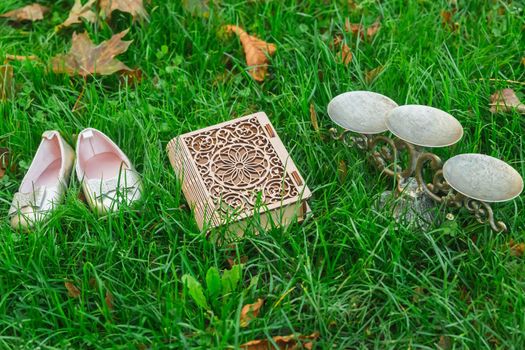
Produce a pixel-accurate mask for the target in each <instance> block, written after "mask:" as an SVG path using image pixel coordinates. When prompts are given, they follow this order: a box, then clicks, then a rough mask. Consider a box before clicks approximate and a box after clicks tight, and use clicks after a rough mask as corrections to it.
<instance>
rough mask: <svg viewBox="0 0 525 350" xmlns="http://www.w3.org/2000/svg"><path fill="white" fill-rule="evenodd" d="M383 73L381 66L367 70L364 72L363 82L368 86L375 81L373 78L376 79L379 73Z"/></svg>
mask: <svg viewBox="0 0 525 350" xmlns="http://www.w3.org/2000/svg"><path fill="white" fill-rule="evenodd" d="M382 71H383V66H379V67H376V68H374V69H372V70H369V71H366V73H365V81H366V83H367V84H370V83H371V82H373V81H374V80H375V78H377V76H378V75H379V73H381V72H382Z"/></svg>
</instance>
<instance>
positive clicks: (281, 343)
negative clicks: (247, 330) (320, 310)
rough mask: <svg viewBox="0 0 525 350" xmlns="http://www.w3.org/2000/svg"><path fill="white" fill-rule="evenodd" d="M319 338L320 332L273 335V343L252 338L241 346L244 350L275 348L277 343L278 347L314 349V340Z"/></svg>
mask: <svg viewBox="0 0 525 350" xmlns="http://www.w3.org/2000/svg"><path fill="white" fill-rule="evenodd" d="M317 338H319V333H318V332H314V333H312V334H310V335H298V336H296V335H293V334H292V335H287V336H276V337H273V338H272V339H273V343H272V342H270V341H269V340H268V339H261V340H252V341H249V342H247V343H244V344H242V345H241V346H240V348H241V349H244V350H274V349H275V345H274V343H275V344H277V349H288V350H292V349H300V348H301V346H302V348H304V349H312V346H313V342H312V341H315V340H316V339H317Z"/></svg>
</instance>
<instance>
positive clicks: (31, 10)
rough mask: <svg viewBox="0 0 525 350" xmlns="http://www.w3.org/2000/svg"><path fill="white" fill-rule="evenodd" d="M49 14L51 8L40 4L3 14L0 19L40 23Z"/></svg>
mask: <svg viewBox="0 0 525 350" xmlns="http://www.w3.org/2000/svg"><path fill="white" fill-rule="evenodd" d="M48 12H49V8H47V7H45V6H42V5H40V4H31V5H27V6H24V7H22V8H19V9H16V10H13V11H9V12H6V13H4V14H1V15H0V17H4V18H9V19H10V20H11V21H15V22H22V21H32V22H34V21H39V20H42V19H44V15H45V14H46V13H48Z"/></svg>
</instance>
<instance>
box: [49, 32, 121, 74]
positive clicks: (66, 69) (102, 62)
mask: <svg viewBox="0 0 525 350" xmlns="http://www.w3.org/2000/svg"><path fill="white" fill-rule="evenodd" d="M128 31H129V29H128V30H125V31H123V32H121V33H119V34H115V35H113V36H112V37H111V39H109V40H106V41H104V42H103V43H101V44H99V45H95V44H93V42H92V41H91V39H90V38H89V36H88V34H87V33H86V32H84V33H82V34H77V33H73V44H72V46H71V51H70V52H69V53H68V54H66V55H58V56H56V57H55V58H53V60H52V68H53V71H54V72H55V73H64V74H68V75H71V76H72V75H76V74H78V75H80V76H83V77H86V76H89V75H93V74H101V75H110V74H113V73H115V72H119V71H130V70H131V69H130V68H129V67H128V66H126V65H125V64H124V63H122V62H121V61H119V60H117V59H115V56H118V55H120V54H121V53H124V52H126V50H127V49H128V47H129V45H130V44H131V41H122V40H121V39H122V38H123V37H124V36H125V35H126V34H127V33H128Z"/></svg>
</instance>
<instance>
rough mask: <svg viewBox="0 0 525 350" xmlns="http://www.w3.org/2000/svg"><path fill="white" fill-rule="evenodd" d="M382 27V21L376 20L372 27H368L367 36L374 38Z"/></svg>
mask: <svg viewBox="0 0 525 350" xmlns="http://www.w3.org/2000/svg"><path fill="white" fill-rule="evenodd" d="M379 29H381V22H379V20H376V21H375V22H374V23H373V24H372V25H371V26H370V27H368V28H367V29H366V36H367V37H368V38H369V39H370V38H373V37H374V36H375V35H376V34H377V32H378V31H379Z"/></svg>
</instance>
